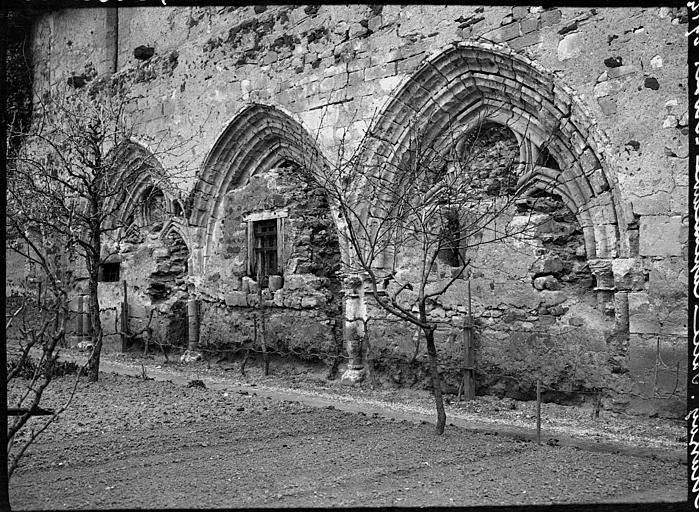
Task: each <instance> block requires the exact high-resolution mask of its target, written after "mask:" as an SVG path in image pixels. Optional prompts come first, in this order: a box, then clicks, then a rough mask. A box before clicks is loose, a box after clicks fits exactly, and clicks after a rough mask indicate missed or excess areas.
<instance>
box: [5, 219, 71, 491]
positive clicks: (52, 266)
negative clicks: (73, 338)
mask: <svg viewBox="0 0 699 512" xmlns="http://www.w3.org/2000/svg"><path fill="white" fill-rule="evenodd" d="M10 227H16V226H14V225H10ZM9 231H10V233H9V234H11V235H12V234H14V235H15V236H14V237H13V239H12V240H10V241H8V245H10V246H11V247H12V248H13V249H14V250H16V251H17V252H20V253H21V254H24V255H25V256H26V258H27V261H28V262H30V264H31V265H32V266H33V267H35V268H36V267H38V268H39V269H40V272H38V273H37V275H36V276H32V277H33V279H34V280H35V281H37V282H38V284H39V286H37V291H36V297H34V296H32V295H33V294H25V295H24V296H23V298H22V302H21V304H20V305H19V307H16V309H15V310H14V311H13V312H12V313H10V314H9V315H8V316H7V317H6V322H5V332H6V333H8V336H7V338H8V341H7V344H6V349H7V348H9V347H10V345H12V349H13V353H12V356H13V357H12V358H11V359H10V360H9V361H8V368H7V386H8V389H9V388H10V387H12V389H13V391H14V393H15V396H14V398H13V400H11V401H10V402H9V403H8V408H7V411H8V415H9V416H13V417H14V420H12V421H11V422H10V423H9V425H8V429H7V436H8V437H7V439H8V441H7V454H8V467H7V471H8V478H9V477H11V476H12V474H13V473H14V471H15V469H16V468H17V466H18V464H19V462H20V460H21V459H22V457H23V455H24V453H25V452H26V450H27V449H28V448H29V446H30V445H31V444H32V443H33V442H34V441H35V440H36V438H37V437H38V436H39V435H40V434H41V433H42V432H43V431H44V430H46V428H48V427H49V425H51V423H53V422H54V421H55V420H56V418H57V417H58V415H59V414H61V413H62V412H63V411H65V409H66V408H67V407H68V405H69V404H70V402H71V400H72V398H73V395H74V394H75V390H76V389H77V385H78V381H79V378H80V376H81V374H82V371H83V369H84V368H80V369H79V368H77V365H75V364H74V363H62V362H60V361H59V353H60V347H62V346H63V345H64V340H65V335H66V325H67V323H68V321H69V319H70V311H69V301H68V289H69V287H70V274H69V273H66V272H64V270H63V269H62V268H61V265H60V258H55V257H54V256H55V255H56V253H57V252H58V248H57V247H55V246H54V245H52V244H51V243H44V244H39V243H37V238H38V237H37V236H36V235H34V236H31V237H30V236H27V234H26V233H27V232H26V231H25V232H24V233H21V234H18V233H17V231H16V229H15V230H13V229H10V230H9ZM42 285H43V286H42ZM42 291H43V293H42ZM13 323H14V324H16V326H15V328H14V330H13V332H15V333H16V336H14V337H17V338H18V339H17V340H12V341H10V337H11V336H10V335H9V332H10V329H11V328H12V327H13ZM15 342H16V343H15ZM75 372H77V374H78V376H77V377H76V379H75V383H74V385H73V392H72V393H71V394H70V396H69V398H68V400H67V401H66V403H65V404H64V405H62V406H61V407H60V408H58V410H47V409H44V408H42V407H41V400H42V397H43V394H44V391H45V390H46V388H47V387H48V386H49V384H50V383H51V382H52V381H53V379H54V378H56V377H59V376H61V375H64V374H66V373H75ZM11 385H12V386H11ZM37 416H47V417H48V418H47V419H44V420H41V421H38V420H37V419H35V417H37Z"/></svg>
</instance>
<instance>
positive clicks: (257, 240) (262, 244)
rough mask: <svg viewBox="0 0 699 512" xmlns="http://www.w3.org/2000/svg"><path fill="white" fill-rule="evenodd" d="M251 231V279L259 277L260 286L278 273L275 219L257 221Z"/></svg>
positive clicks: (264, 285) (265, 284)
mask: <svg viewBox="0 0 699 512" xmlns="http://www.w3.org/2000/svg"><path fill="white" fill-rule="evenodd" d="M252 229H253V268H252V274H253V277H255V278H256V277H257V276H258V275H260V277H261V283H260V286H262V287H266V286H268V284H269V276H272V275H276V274H278V273H279V268H278V260H277V248H278V246H277V234H278V233H277V219H270V220H258V221H256V222H253V223H252Z"/></svg>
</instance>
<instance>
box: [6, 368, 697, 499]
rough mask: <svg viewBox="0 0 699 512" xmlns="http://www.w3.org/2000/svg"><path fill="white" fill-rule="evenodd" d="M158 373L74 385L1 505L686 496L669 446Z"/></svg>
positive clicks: (57, 389)
mask: <svg viewBox="0 0 699 512" xmlns="http://www.w3.org/2000/svg"><path fill="white" fill-rule="evenodd" d="M119 365H121V366H122V368H121V371H123V372H126V371H127V370H126V368H129V367H130V368H132V369H135V368H136V367H135V366H134V365H128V364H126V363H116V362H109V361H108V362H107V363H106V364H105V366H104V369H105V370H106V371H107V372H108V371H110V367H111V369H113V368H114V367H116V366H119ZM138 370H139V372H140V367H138ZM155 371H156V370H155V369H152V371H150V372H149V375H150V374H152V373H153V372H155ZM134 373H135V372H134ZM159 377H161V378H170V379H171V380H173V382H166V381H153V380H143V379H138V378H134V377H129V376H124V375H117V374H113V373H103V374H102V375H101V377H100V381H99V382H98V383H95V384H84V385H82V384H81V389H80V392H79V394H78V395H76V397H75V400H74V403H73V405H72V406H71V408H70V409H69V410H68V411H66V413H65V414H64V416H62V417H61V419H60V420H59V422H58V423H57V424H56V425H55V426H54V427H53V428H52V429H51V430H50V432H47V433H46V434H45V435H44V436H43V437H42V438H41V441H40V442H39V443H38V444H37V445H36V446H35V447H34V448H33V449H32V450H31V453H30V455H29V457H28V458H27V459H26V460H25V462H24V464H23V466H22V467H21V468H20V469H19V470H18V471H17V473H16V474H15V476H14V478H13V480H12V482H11V485H10V493H11V494H10V496H11V503H12V506H13V509H15V510H22V509H77V508H135V507H145V508H164V507H168V508H189V507H195V508H199V507H234V508H235V507H255V506H263V507H264V506H267V507H269V506H274V507H276V506H279V507H306V506H311V507H317V506H333V507H334V506H391V505H410V506H426V505H432V506H438V505H447V506H448V505H496V504H510V505H511V504H525V503H552V502H555V503H600V502H619V501H622V502H631V501H642V502H643V501H645V502H648V501H671V502H680V501H683V500H685V499H686V470H687V466H686V465H684V464H682V463H681V462H679V460H678V459H677V457H676V454H674V455H673V453H674V452H673V449H675V448H676V447H666V448H665V449H664V452H665V455H666V456H663V457H657V456H655V457H652V456H634V455H630V453H631V452H628V453H625V452H624V450H621V451H620V452H619V453H606V452H605V451H602V452H600V451H589V450H586V449H580V448H577V447H576V446H572V445H570V446H567V445H566V442H564V441H561V442H560V443H559V444H560V445H559V446H551V445H543V446H536V444H535V443H531V442H527V441H526V440H524V441H523V440H517V439H514V438H512V437H511V436H509V435H508V436H505V435H502V434H499V435H498V433H497V432H498V429H497V428H492V429H491V430H490V432H474V431H470V430H467V429H463V428H458V426H452V427H451V428H448V429H447V431H446V433H445V435H444V436H442V437H437V436H435V435H434V434H433V426H432V425H431V424H423V423H420V422H419V417H416V416H414V415H413V416H412V418H411V419H412V420H413V421H408V420H407V419H406V418H408V417H409V416H410V413H409V412H408V413H405V412H404V411H403V412H401V411H400V409H396V408H394V409H393V411H392V412H391V409H390V407H385V408H384V409H383V412H384V413H387V414H383V416H392V417H388V418H386V417H382V416H379V415H378V413H377V412H375V411H374V410H372V409H371V407H369V408H366V407H365V406H372V407H378V405H377V404H379V405H380V402H378V401H376V403H374V404H373V405H372V403H373V402H370V401H368V402H366V403H365V404H364V406H362V404H361V402H356V401H355V402H352V401H351V400H349V399H347V396H345V399H344V400H340V399H339V398H338V397H339V395H338V397H336V404H337V405H338V407H343V408H347V407H346V406H347V404H349V403H354V404H355V410H357V411H359V410H361V409H364V410H365V412H347V411H342V410H339V409H338V408H336V407H334V406H332V405H330V406H324V404H325V403H327V402H322V400H329V398H328V397H330V399H332V396H333V395H332V394H331V393H320V392H315V394H316V395H317V396H316V397H315V398H313V396H312V395H313V393H307V394H306V395H307V397H308V400H304V401H310V402H312V401H313V400H316V403H313V404H311V405H309V404H308V403H300V402H298V401H288V400H282V395H283V394H284V392H283V390H281V391H280V390H279V389H276V390H275V389H273V387H272V386H267V387H263V386H261V385H258V386H255V385H254V383H252V384H248V386H246V387H245V389H242V388H241V386H240V385H239V383H236V382H229V385H228V386H226V384H225V383H226V380H225V379H223V378H219V379H213V378H210V379H204V380H205V381H208V384H209V389H206V390H204V389H198V388H187V387H185V386H183V385H182V382H185V380H184V379H185V378H187V377H188V375H187V374H184V373H183V374H181V375H177V374H175V373H170V374H168V373H167V372H165V371H163V374H162V375H160V376H159ZM231 380H233V381H234V380H235V379H231ZM71 382H72V380H71V378H70V377H66V378H62V379H60V381H58V382H56V383H55V386H54V387H53V388H51V392H50V393H49V395H48V396H47V399H48V400H53V401H56V402H60V401H61V400H62V399H63V398H64V397H65V396H66V394H67V393H68V389H69V388H70V386H71ZM178 382H179V383H178ZM287 392H288V393H291V394H292V395H293V393H296V394H297V396H300V395H303V393H300V392H298V391H297V392H294V391H293V390H292V391H289V390H287ZM10 394H12V390H10ZM323 397H325V398H323ZM319 400H320V401H319ZM47 405H48V403H47ZM381 410H382V409H380V408H378V409H376V411H381ZM413 412H414V411H413ZM486 419H487V418H486ZM455 421H456V420H455ZM485 423H487V422H484V424H485ZM457 424H458V421H457ZM559 437H560V436H559ZM525 438H526V436H522V439H525ZM557 438H558V437H557ZM655 450H657V451H658V453H660V452H662V451H663V448H662V447H657V446H656V447H655ZM607 451H608V450H607ZM646 455H647V454H646Z"/></svg>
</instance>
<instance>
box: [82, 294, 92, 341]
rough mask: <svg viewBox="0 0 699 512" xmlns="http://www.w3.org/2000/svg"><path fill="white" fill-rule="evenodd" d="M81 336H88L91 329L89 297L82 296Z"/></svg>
mask: <svg viewBox="0 0 699 512" xmlns="http://www.w3.org/2000/svg"><path fill="white" fill-rule="evenodd" d="M82 299H83V301H82V302H83V334H84V335H85V336H89V335H90V329H92V319H91V318H90V297H89V296H87V295H83V297H82Z"/></svg>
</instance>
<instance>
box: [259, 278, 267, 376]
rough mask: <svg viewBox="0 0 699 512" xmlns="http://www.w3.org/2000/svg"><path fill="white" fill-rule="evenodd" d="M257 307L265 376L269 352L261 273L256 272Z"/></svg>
mask: <svg viewBox="0 0 699 512" xmlns="http://www.w3.org/2000/svg"><path fill="white" fill-rule="evenodd" d="M257 302H258V304H257V307H259V308H260V345H261V346H262V360H263V361H264V363H265V376H267V375H269V354H268V353H267V332H266V329H265V323H266V322H265V306H264V304H263V302H262V274H261V273H260V271H258V272H257Z"/></svg>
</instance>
